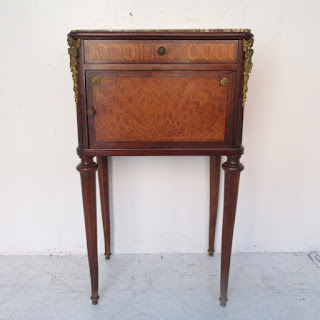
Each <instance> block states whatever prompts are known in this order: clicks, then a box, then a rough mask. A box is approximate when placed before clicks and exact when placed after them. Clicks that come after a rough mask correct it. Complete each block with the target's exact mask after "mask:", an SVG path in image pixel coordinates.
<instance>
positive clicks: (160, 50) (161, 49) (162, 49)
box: [158, 47, 166, 56]
mask: <svg viewBox="0 0 320 320" xmlns="http://www.w3.org/2000/svg"><path fill="white" fill-rule="evenodd" d="M165 52H166V48H165V47H159V48H158V54H160V56H162V55H164V54H165Z"/></svg>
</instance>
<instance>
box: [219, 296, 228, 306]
mask: <svg viewBox="0 0 320 320" xmlns="http://www.w3.org/2000/svg"><path fill="white" fill-rule="evenodd" d="M219 300H220V306H221V307H225V306H226V305H227V301H228V299H221V298H219Z"/></svg>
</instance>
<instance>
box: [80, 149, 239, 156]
mask: <svg viewBox="0 0 320 320" xmlns="http://www.w3.org/2000/svg"><path fill="white" fill-rule="evenodd" d="M77 153H78V155H79V156H97V155H105V156H210V155H226V156H228V155H229V156H234V155H241V154H243V147H241V148H217V147H216V148H196V147H194V148H192V149H188V148H172V149H166V148H160V149H157V148H153V149H149V148H143V149H138V148H132V149H115V148H112V149H82V148H77Z"/></svg>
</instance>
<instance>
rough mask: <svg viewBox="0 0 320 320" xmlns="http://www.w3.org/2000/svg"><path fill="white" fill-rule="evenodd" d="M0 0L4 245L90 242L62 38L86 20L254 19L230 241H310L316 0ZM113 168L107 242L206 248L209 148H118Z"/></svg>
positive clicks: (241, 23) (206, 24)
mask: <svg viewBox="0 0 320 320" xmlns="http://www.w3.org/2000/svg"><path fill="white" fill-rule="evenodd" d="M0 6H1V7H0V24H1V25H0V34H1V50H0V61H1V68H0V70H1V78H0V81H1V85H0V90H1V92H0V97H1V103H0V107H1V113H0V114H1V115H0V117H1V126H0V133H1V135H0V137H1V157H0V162H1V163H0V168H1V186H0V188H1V189H0V195H1V196H0V198H1V201H0V215H1V216H0V217H1V223H0V253H12V254H13V253H46V252H50V253H59V252H66V253H67V252H71V253H79V252H85V251H86V245H85V233H84V223H83V214H82V203H81V196H80V179H79V174H78V172H77V171H76V170H75V166H76V164H77V163H78V162H79V159H78V157H77V156H76V152H75V148H76V144H77V138H76V114H75V104H74V100H73V91H72V80H71V74H70V70H69V57H68V55H67V41H66V36H67V33H68V32H69V31H70V30H71V29H85V28H87V29H95V28H100V29H103V28H105V29H106V28H114V29H121V28H122V29H127V28H137V29H139V28H144V29H146V28H164V29H168V28H244V27H249V28H251V29H252V32H253V33H254V35H255V44H254V50H255V54H254V58H253V63H254V68H253V72H252V75H251V77H250V81H249V92H248V100H247V104H246V107H245V121H244V138H243V142H244V146H245V155H244V156H243V158H242V162H243V163H244V165H245V170H244V172H243V173H242V177H241V184H240V187H241V188H240V194H239V203H238V213H237V219H236V229H235V237H234V250H235V251H300V250H307V251H309V250H316V249H320V237H319V223H320V215H319V213H320V212H319V211H320V210H319V197H320V188H319V181H320V174H319V168H318V167H319V164H318V162H319V158H320V151H319V149H320V148H319V118H320V105H319V84H320V79H319V74H320V67H319V52H320V37H319V31H318V29H319V27H320V23H319V17H318V13H319V10H320V2H319V1H279V0H272V1H270V0H269V1H254V0H252V1H235V0H234V1H222V0H219V1H213V0H207V1H201V0H199V1H194V0H183V1H182V0H181V1H180V0H179V1H177V0H175V1H172V0H170V1H168V0H161V1H148V0H141V1H129V0H126V1H124V0H111V1H106V0H105V1H102V0H101V1H98V0H91V1H74V0H73V1H72V0H68V1H67V0H63V1H61V0H60V1H49V0H43V1H42V0H38V1H35V0H34V1H23V0H21V1H12V0H11V1H2V2H1V5H0ZM130 13H131V14H130ZM111 168H112V173H111V180H112V190H111V197H112V201H111V204H112V227H113V239H112V240H113V241H112V252H114V253H124V252H205V251H206V250H207V237H208V206H209V190H208V183H209V180H208V173H209V160H208V158H207V157H130V158H129V157H114V158H112V163H111ZM221 199H222V197H221ZM221 208H222V206H220V209H219V214H220V216H219V221H218V222H219V224H218V230H219V231H218V234H217V237H218V241H217V247H218V248H220V237H221V232H220V229H221V213H222V212H221ZM99 218H100V212H99ZM99 250H100V252H102V251H103V238H102V227H101V223H100V219H99Z"/></svg>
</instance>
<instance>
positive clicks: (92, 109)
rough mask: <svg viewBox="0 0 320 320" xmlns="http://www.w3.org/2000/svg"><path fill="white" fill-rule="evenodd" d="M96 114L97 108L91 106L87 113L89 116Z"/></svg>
mask: <svg viewBox="0 0 320 320" xmlns="http://www.w3.org/2000/svg"><path fill="white" fill-rule="evenodd" d="M95 114H96V110H95V109H94V108H89V109H88V110H87V115H88V116H94V115H95Z"/></svg>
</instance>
